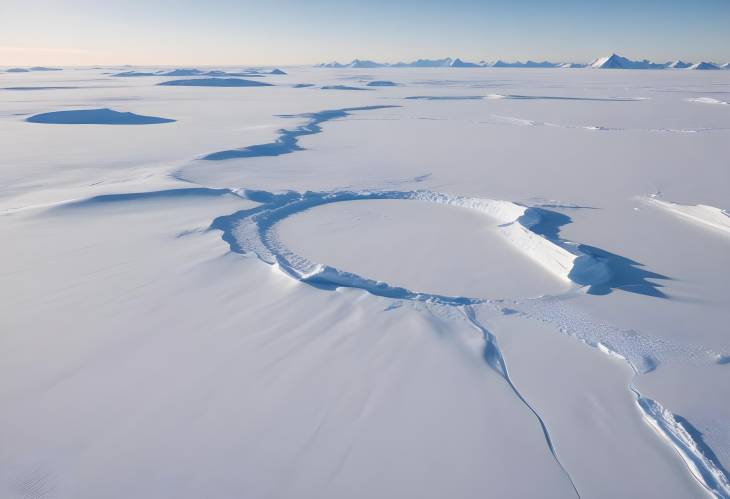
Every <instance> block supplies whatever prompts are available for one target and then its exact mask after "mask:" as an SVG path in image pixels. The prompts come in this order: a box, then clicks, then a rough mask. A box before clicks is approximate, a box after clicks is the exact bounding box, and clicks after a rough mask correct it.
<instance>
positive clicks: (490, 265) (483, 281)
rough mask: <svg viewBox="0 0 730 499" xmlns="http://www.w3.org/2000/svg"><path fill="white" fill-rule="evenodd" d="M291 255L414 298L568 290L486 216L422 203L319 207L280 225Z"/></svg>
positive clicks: (511, 295)
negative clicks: (400, 289) (414, 294)
mask: <svg viewBox="0 0 730 499" xmlns="http://www.w3.org/2000/svg"><path fill="white" fill-rule="evenodd" d="M273 230H274V231H275V233H276V239H277V240H278V241H279V242H280V243H281V245H282V246H284V247H286V248H287V249H288V250H289V251H291V252H292V253H294V254H296V255H299V256H301V257H304V258H306V259H307V260H309V261H311V262H316V263H320V264H324V265H329V266H332V267H335V268H337V269H339V270H341V271H345V272H351V273H354V274H357V275H359V276H361V277H363V278H367V279H374V280H378V281H383V282H387V283H388V284H389V285H391V286H401V287H404V288H407V289H409V290H411V291H416V292H422V293H431V294H438V295H445V296H465V297H472V298H524V297H534V296H541V295H545V294H556V293H561V292H564V291H566V289H568V287H569V285H568V284H567V283H566V282H565V281H561V280H560V279H559V278H557V277H556V276H554V275H553V274H551V273H550V272H548V271H546V270H545V269H544V268H543V267H542V266H540V265H539V264H537V263H536V262H535V261H533V260H532V259H530V258H529V257H528V256H526V255H525V254H524V253H522V252H521V251H520V250H519V249H518V248H516V247H515V246H514V245H513V244H512V243H510V241H508V240H507V239H506V238H505V237H504V236H503V235H502V234H501V233H500V231H499V222H498V221H497V220H496V219H494V218H492V217H490V216H489V215H487V214H485V213H482V212H479V211H476V210H472V209H469V208H464V207H460V206H451V205H445V204H437V203H430V202H425V201H418V200H398V199H374V200H373V199H370V200H351V201H340V202H336V203H328V204H323V205H318V206H315V207H312V208H309V209H306V210H304V211H301V212H298V213H294V214H292V215H290V216H288V217H286V218H284V219H283V220H280V221H279V222H277V223H276V224H275V226H274V227H273Z"/></svg>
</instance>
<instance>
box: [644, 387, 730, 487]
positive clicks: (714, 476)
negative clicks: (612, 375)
mask: <svg viewBox="0 0 730 499" xmlns="http://www.w3.org/2000/svg"><path fill="white" fill-rule="evenodd" d="M630 388H631V391H633V392H634V394H635V395H636V404H637V405H638V406H639V409H640V410H641V414H642V416H643V417H644V420H646V422H647V423H649V425H650V426H651V427H652V428H653V429H654V431H656V432H657V433H659V434H660V435H661V436H662V437H664V438H665V439H666V440H667V441H668V442H669V444H670V445H671V446H672V447H673V448H674V450H676V451H677V453H678V454H679V455H680V457H681V458H682V460H683V461H684V463H685V465H686V466H687V468H688V469H689V471H690V473H692V476H693V477H694V478H695V480H697V482H698V483H699V484H700V485H702V487H704V488H705V489H706V490H707V491H708V492H709V493H711V494H712V495H714V496H715V497H718V498H722V499H726V498H730V481H728V478H727V475H726V473H727V472H726V471H724V469H723V467H722V465H721V464H720V463H719V462H718V461H717V457H716V456H715V453H714V452H712V450H711V449H710V448H709V447H707V446H706V445H705V444H704V442H702V440H701V439H699V438H697V435H692V433H697V431H696V430H694V428H693V427H692V426H691V425H690V424H689V422H687V421H686V420H684V418H680V417H679V416H677V415H675V414H672V412H670V411H668V410H667V409H665V408H664V407H663V406H662V405H661V404H659V403H658V402H656V401H655V400H652V399H650V398H646V397H643V396H642V395H641V393H639V392H638V391H637V390H636V389H635V388H634V387H630ZM693 437H694V438H693Z"/></svg>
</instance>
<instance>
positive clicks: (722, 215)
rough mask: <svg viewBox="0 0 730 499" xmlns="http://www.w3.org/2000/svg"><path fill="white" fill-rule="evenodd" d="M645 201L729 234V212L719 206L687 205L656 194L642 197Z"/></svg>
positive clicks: (688, 219) (685, 218) (687, 219)
mask: <svg viewBox="0 0 730 499" xmlns="http://www.w3.org/2000/svg"><path fill="white" fill-rule="evenodd" d="M643 200H644V201H646V202H647V203H649V204H651V205H653V206H658V207H659V208H661V209H663V210H666V211H668V212H670V213H672V214H674V215H677V216H679V217H680V218H682V219H684V220H686V221H689V222H693V223H696V224H699V225H702V226H705V227H709V228H712V229H715V230H717V231H720V232H722V233H724V234H727V235H730V214H729V213H728V212H727V211H725V210H722V209H720V208H716V207H714V206H708V205H705V204H697V205H687V204H678V203H672V202H670V201H664V200H662V199H659V198H658V197H657V196H648V197H645V198H643Z"/></svg>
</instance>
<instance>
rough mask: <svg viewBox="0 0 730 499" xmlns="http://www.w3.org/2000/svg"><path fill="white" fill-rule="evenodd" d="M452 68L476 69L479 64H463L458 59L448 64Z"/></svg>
mask: <svg viewBox="0 0 730 499" xmlns="http://www.w3.org/2000/svg"><path fill="white" fill-rule="evenodd" d="M449 66H451V67H452V68H478V67H479V64H476V63H474V62H465V61H462V60H461V59H459V58H458V57H457V58H456V59H454V60H453V61H451V64H449Z"/></svg>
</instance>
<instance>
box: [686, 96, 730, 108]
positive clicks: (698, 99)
mask: <svg viewBox="0 0 730 499" xmlns="http://www.w3.org/2000/svg"><path fill="white" fill-rule="evenodd" d="M687 102H699V103H700V104H719V105H721V106H727V105H728V102H727V101H724V100H720V99H714V98H712V97H691V98H689V99H687Z"/></svg>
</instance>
